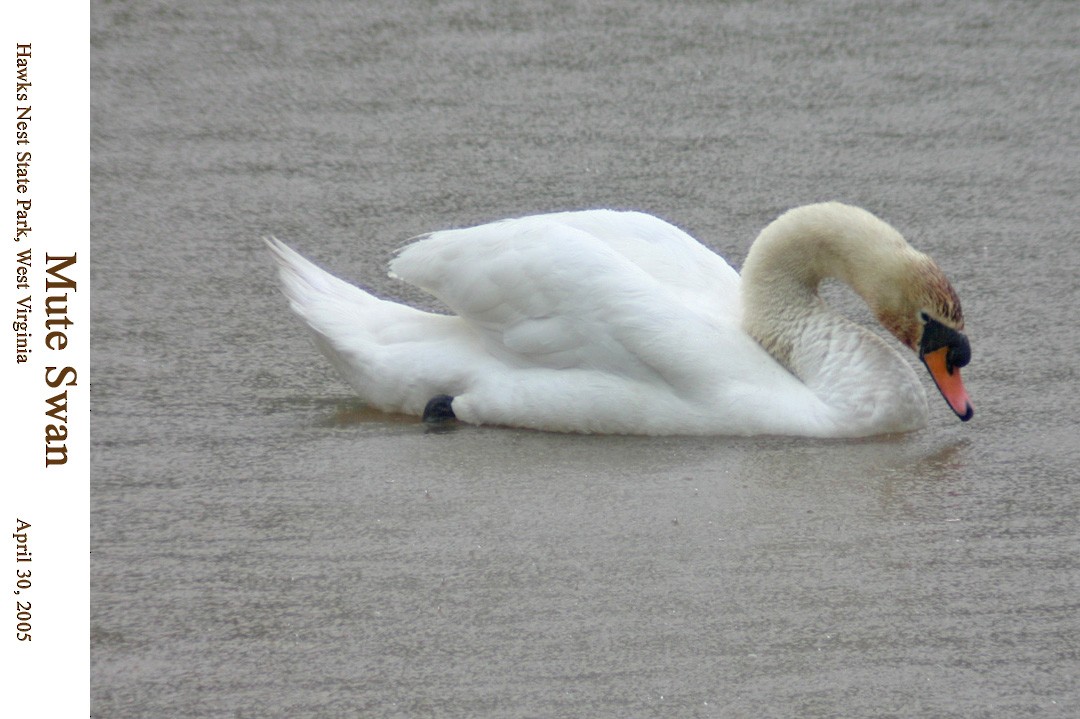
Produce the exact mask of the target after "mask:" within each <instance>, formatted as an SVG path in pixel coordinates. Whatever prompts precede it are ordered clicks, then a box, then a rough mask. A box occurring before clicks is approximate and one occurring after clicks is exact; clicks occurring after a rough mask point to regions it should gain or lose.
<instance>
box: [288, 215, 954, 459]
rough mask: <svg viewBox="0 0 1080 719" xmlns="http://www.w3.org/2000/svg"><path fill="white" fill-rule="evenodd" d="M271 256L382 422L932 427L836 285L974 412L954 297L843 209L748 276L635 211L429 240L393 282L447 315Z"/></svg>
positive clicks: (556, 218) (851, 433)
mask: <svg viewBox="0 0 1080 719" xmlns="http://www.w3.org/2000/svg"><path fill="white" fill-rule="evenodd" d="M267 242H268V244H269V245H270V248H271V250H272V251H273V253H274V255H275V257H276V258H277V261H278V265H279V269H280V275H281V281H282V284H283V286H284V290H285V294H286V296H287V297H288V299H289V303H290V305H291V307H292V309H293V311H295V312H296V314H297V315H299V316H300V318H301V319H302V320H303V321H304V322H305V324H306V325H307V326H308V327H309V328H310V329H311V331H312V332H313V334H314V336H315V340H316V343H317V344H318V346H319V348H320V349H321V350H322V351H323V353H325V354H326V356H327V357H329V358H330V360H331V361H332V362H333V363H334V365H335V366H336V367H337V368H338V370H340V372H341V374H342V375H343V376H344V378H345V379H346V380H347V381H348V382H349V384H350V385H352V387H353V388H354V389H355V390H356V391H357V393H359V395H360V397H361V398H363V399H364V400H366V401H367V402H368V403H370V404H371V405H373V406H375V407H377V408H379V409H382V410H386V411H396V412H405V413H408V414H417V415H419V414H422V413H423V414H424V415H425V419H439V418H449V417H456V418H457V419H459V420H461V421H464V422H469V423H474V424H496V425H510V426H517V427H531V428H535V429H542V430H553V431H566V432H601V433H631V434H738V435H750V434H787V435H805V436H816V437H856V436H865V435H872V434H880V433H888V432H903V431H909V430H914V429H917V428H919V427H922V426H924V425H925V424H926V421H927V405H926V395H925V393H924V391H923V388H922V386H921V384H920V382H919V380H918V377H917V376H916V375H915V373H914V371H913V369H912V367H911V366H910V365H909V364H908V363H907V362H906V361H905V360H904V359H903V357H901V356H900V354H899V353H898V352H897V351H896V350H895V349H894V348H893V347H892V346H890V345H889V344H888V343H887V342H885V341H884V340H882V339H881V338H880V337H878V336H877V335H875V334H874V333H872V332H870V331H868V330H867V329H865V328H863V327H860V326H858V325H856V324H854V323H853V322H851V321H849V320H847V319H845V318H843V317H842V316H840V315H838V314H837V313H835V312H833V311H832V310H830V309H829V307H828V306H827V305H826V304H825V303H824V302H823V301H822V300H821V299H820V297H819V296H818V293H817V289H818V285H819V284H820V282H821V280H822V279H824V278H827V277H835V278H838V279H839V280H841V281H843V282H846V283H847V284H848V285H850V286H851V287H852V288H854V290H855V291H856V292H857V293H858V294H859V295H861V296H862V297H863V298H864V299H865V300H866V302H867V303H868V304H869V305H870V308H871V309H872V310H873V312H874V313H875V315H876V316H877V317H878V319H879V320H880V321H881V323H882V324H883V325H884V326H885V327H886V328H887V329H888V330H889V331H890V332H891V333H892V334H893V335H895V336H896V337H897V338H898V339H899V340H900V341H901V342H902V343H903V344H905V345H907V346H908V347H910V348H911V349H912V350H914V351H915V352H917V353H918V355H919V357H920V359H922V360H923V362H924V364H925V365H926V366H927V368H928V369H929V370H930V373H931V375H932V376H933V378H934V381H935V382H936V383H937V386H938V388H939V389H940V390H941V393H942V394H943V395H944V397H945V399H946V400H947V401H948V403H949V405H950V406H951V407H952V409H953V410H954V411H955V412H956V414H957V415H958V416H959V417H960V418H961V419H963V420H967V419H969V418H970V417H971V415H972V412H973V410H972V408H971V404H970V402H969V400H968V396H967V392H966V391H965V389H964V386H963V384H962V382H961V380H960V372H959V368H960V367H962V366H964V365H965V364H967V361H968V359H969V357H970V350H969V347H968V342H967V339H966V338H965V337H964V335H963V334H961V332H960V331H961V330H962V329H963V325H964V320H963V316H962V314H961V311H960V302H959V300H958V299H957V296H956V293H955V292H954V291H953V289H952V287H951V286H950V285H949V282H948V280H946V278H945V276H944V274H943V273H942V272H941V270H940V269H938V267H937V265H936V264H934V262H933V261H932V260H931V259H930V258H929V257H927V256H926V255H924V254H922V253H920V252H917V251H916V250H914V249H912V248H911V247H910V246H909V245H908V244H907V242H906V241H905V240H904V239H903V237H901V236H900V234H899V233H898V232H897V231H896V230H894V229H893V228H892V227H890V226H889V225H887V224H886V223H885V222H883V221H882V220H880V219H878V218H877V217H875V216H874V215H872V214H870V213H869V212H866V211H865V210H861V209H859V208H856V207H851V206H848V205H843V204H840V203H835V202H833V203H824V204H818V205H808V206H804V207H799V208H796V209H794V210H791V211H789V212H787V213H785V214H783V215H782V216H781V217H779V218H778V219H776V220H775V221H774V222H772V223H771V224H770V225H769V226H768V227H766V228H765V229H764V230H763V231H762V232H761V234H760V235H759V236H758V238H757V240H756V241H755V242H754V244H753V246H752V247H751V249H750V253H749V256H748V257H747V259H746V263H745V266H744V267H743V271H742V277H741V278H740V276H739V275H738V274H737V273H736V272H735V271H734V270H733V269H731V267H729V266H728V265H727V263H725V262H724V261H723V260H722V259H721V258H720V257H719V256H717V255H716V254H714V253H713V252H711V251H709V250H708V249H706V248H705V247H704V246H702V245H701V244H700V243H698V242H697V241H695V240H694V239H693V238H692V237H690V236H689V235H687V234H686V233H684V232H683V231H681V230H679V229H677V228H676V227H673V226H672V225H669V224H668V223H666V222H664V221H662V220H660V219H657V218H655V217H652V216H650V215H645V214H641V213H637V212H614V211H610V210H590V211H583V212H566V213H559V214H549V215H537V216H532V217H523V218H520V219H514V220H504V221H502V222H494V223H491V224H487V225H482V226H479V227H472V228H468V229H459V230H446V231H441V232H434V233H432V234H430V235H426V236H424V237H422V238H420V239H419V240H418V241H417V242H414V243H413V244H410V245H408V246H407V247H406V248H405V249H404V250H402V251H401V252H400V254H399V255H398V256H397V257H396V258H395V259H394V260H393V261H392V263H391V276H394V277H398V278H401V279H403V280H405V281H407V282H410V283H412V284H414V285H416V286H418V287H421V288H423V289H425V290H427V291H429V292H430V293H431V294H433V295H435V296H436V297H438V298H439V299H440V300H442V301H443V302H445V303H446V304H447V305H448V306H449V307H450V309H451V310H453V311H454V312H456V313H457V314H456V315H440V314H432V313H429V312H422V311H420V310H417V309H414V308H412V307H407V306H405V305H401V304H397V303H395V302H390V301H386V300H381V299H377V298H376V297H373V296H372V295H370V294H368V293H367V292H365V291H363V290H361V289H359V288H357V287H355V286H353V285H351V284H348V283H346V282H344V281H342V280H340V279H338V278H336V277H334V276H332V275H330V274H328V273H326V272H324V271H323V270H321V269H319V268H318V267H316V266H315V265H313V264H311V263H310V262H308V261H307V260H305V259H304V258H303V257H301V256H300V255H299V254H297V253H296V252H294V251H293V250H291V249H290V248H288V247H287V246H286V245H284V244H282V243H281V242H279V241H277V240H273V239H271V240H268V241H267Z"/></svg>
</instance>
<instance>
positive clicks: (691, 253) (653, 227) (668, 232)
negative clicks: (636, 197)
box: [526, 210, 740, 317]
mask: <svg viewBox="0 0 1080 719" xmlns="http://www.w3.org/2000/svg"><path fill="white" fill-rule="evenodd" d="M531 219H538V220H539V219H542V220H546V221H551V222H556V223H559V224H562V225H565V226H567V227H572V228H574V229H578V230H581V231H583V232H586V233H588V234H589V235H590V236H592V237H593V238H595V239H596V240H598V241H600V242H602V243H604V244H605V245H607V246H608V247H610V248H611V249H612V250H614V251H616V252H618V253H619V254H620V255H622V256H623V257H625V258H626V259H627V260H629V261H630V262H632V263H634V264H635V265H637V266H638V267H640V268H641V269H642V270H644V271H645V272H646V273H647V274H649V276H651V277H652V278H653V279H655V280H656V281H657V282H659V283H660V284H661V285H663V286H664V287H666V288H668V289H669V290H670V291H672V292H673V293H675V294H676V295H677V296H678V297H679V298H680V299H682V300H683V301H684V302H686V303H688V304H694V305H695V306H697V308H698V309H699V310H700V311H702V312H706V313H709V314H718V315H720V316H722V317H730V316H733V315H739V314H740V312H739V306H740V305H739V302H740V300H739V297H740V294H739V274H738V273H737V272H736V271H735V270H734V269H732V268H731V266H730V265H728V263H727V262H725V261H724V259H723V258H722V257H720V256H719V255H717V254H716V253H715V252H713V251H712V250H710V249H708V248H707V247H705V246H704V245H702V244H701V243H700V242H698V241H697V240H695V239H694V238H693V237H691V236H690V235H688V234H687V233H686V232H683V231H682V230H680V229H679V228H678V227H675V226H674V225H672V224H670V223H668V222H665V221H664V220H661V219H660V218H658V217H654V216H652V215H647V214H645V213H643V212H616V211H614V210H588V211H584V212H564V213H558V214H553V215H546V216H541V217H539V218H526V220H531Z"/></svg>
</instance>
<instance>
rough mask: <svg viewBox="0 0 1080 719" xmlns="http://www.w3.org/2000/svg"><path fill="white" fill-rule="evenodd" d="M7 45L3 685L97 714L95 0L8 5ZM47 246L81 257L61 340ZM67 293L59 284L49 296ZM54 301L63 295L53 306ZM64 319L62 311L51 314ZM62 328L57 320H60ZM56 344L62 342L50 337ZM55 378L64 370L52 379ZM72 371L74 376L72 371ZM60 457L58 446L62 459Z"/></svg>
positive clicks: (57, 707) (36, 712) (4, 18)
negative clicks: (20, 281) (23, 155)
mask: <svg viewBox="0 0 1080 719" xmlns="http://www.w3.org/2000/svg"><path fill="white" fill-rule="evenodd" d="M0 27H2V32H3V35H4V39H5V42H4V43H3V45H2V46H0V47H2V48H3V50H4V53H5V55H6V58H7V59H6V61H4V62H3V63H0V67H3V68H5V70H4V74H5V75H6V76H7V79H6V80H5V81H3V82H0V87H3V88H4V91H3V92H2V93H0V94H2V96H3V97H4V98H5V101H4V103H3V105H2V107H3V115H4V118H5V119H4V121H3V122H0V146H2V147H3V149H4V152H3V153H0V156H2V157H3V158H4V163H3V167H4V171H3V173H2V174H3V175H5V176H6V177H7V181H6V182H4V183H3V188H4V189H3V191H2V193H3V194H4V195H5V196H6V197H7V198H8V199H7V200H6V201H5V203H4V204H5V205H6V206H7V210H6V211H5V212H3V213H0V217H3V218H5V219H4V224H5V225H6V227H5V230H4V233H3V235H0V237H3V242H4V244H5V245H6V247H5V251H4V252H3V253H2V254H0V259H2V262H3V264H4V265H5V267H6V270H5V271H4V272H3V273H0V276H3V277H5V281H4V282H3V283H2V286H3V287H4V290H3V293H2V294H3V297H4V299H5V301H6V302H7V304H8V307H9V309H8V312H7V313H6V315H7V316H6V319H5V322H4V326H5V327H6V329H5V330H4V334H5V335H7V339H6V340H5V341H4V343H3V344H4V346H5V347H6V351H5V352H4V353H3V354H4V355H5V358H4V361H3V368H4V369H3V372H2V376H3V412H4V420H5V421H4V430H3V448H2V452H3V465H4V469H3V471H2V472H0V474H2V475H3V477H4V479H3V492H2V496H3V509H4V511H3V513H2V515H0V518H2V520H3V522H4V526H11V527H12V529H11V530H8V531H5V532H4V533H3V534H4V536H5V539H4V543H5V545H6V546H5V549H4V551H3V552H2V556H3V557H4V558H5V559H4V561H2V562H0V568H2V571H0V577H2V579H0V595H4V596H6V597H7V599H6V600H5V601H4V602H3V603H2V604H0V618H2V621H3V624H4V632H3V634H4V641H3V647H4V649H3V653H4V657H5V659H6V661H5V679H6V681H5V682H4V684H5V687H7V690H6V691H5V695H6V696H5V697H4V698H3V700H2V704H3V706H4V712H3V713H4V715H5V716H12V717H22V716H26V717H39V716H41V717H43V716H72V717H73V716H87V715H89V713H90V651H89V642H90V571H89V570H90V542H89V512H90V455H89V452H90V444H89V438H90V406H89V401H90V365H89V357H90V332H89V330H90V284H89V280H90V253H89V250H90V240H89V228H90V195H89V188H90V182H89V168H90V160H89V158H90V150H89V137H90V119H89V118H90V112H89V108H90V88H89V67H90V43H89V40H90V6H89V3H81V2H61V3H43V2H36V3H35V2H30V1H29V0H23V1H21V2H20V1H19V0H16V1H15V2H8V3H4V4H3V8H2V9H0ZM20 43H21V44H25V43H29V44H30V46H31V54H30V58H29V66H28V67H27V70H28V79H29V80H30V82H31V87H30V88H29V90H30V97H29V104H30V107H31V108H32V111H31V113H30V117H31V122H30V126H29V145H28V146H25V145H24V146H19V145H18V144H17V136H16V132H17V128H16V121H17V118H16V115H17V114H18V107H19V106H20V105H23V104H24V103H21V102H19V100H18V99H17V96H16V91H17V88H16V85H17V69H18V68H17V58H16V55H17V48H16V46H17V45H18V44H20ZM25 150H29V152H30V153H31V160H30V165H29V192H28V193H26V194H23V195H19V194H17V193H16V184H17V182H16V174H17V167H16V164H17V161H16V153H17V152H19V151H25ZM26 196H29V197H30V198H31V201H32V205H31V216H30V225H31V227H32V228H33V229H32V231H31V235H30V238H29V246H30V247H31V249H32V262H31V269H30V275H29V277H30V280H29V283H30V288H29V290H27V289H19V288H17V282H16V273H15V269H16V264H17V257H16V253H17V252H18V250H20V249H23V248H24V247H26V245H27V243H26V242H25V241H21V242H20V243H16V242H15V241H14V237H15V234H16V233H15V230H16V227H15V223H16V217H15V212H14V210H15V207H14V204H15V203H14V200H15V199H16V198H19V197H26ZM46 254H51V255H54V256H70V255H72V254H74V255H75V256H76V257H77V261H76V263H75V264H74V265H72V266H70V268H69V269H68V270H66V271H65V272H64V275H65V276H66V277H68V278H69V279H71V280H74V281H75V283H76V289H75V290H74V291H71V292H68V293H67V294H68V297H67V302H66V310H67V312H66V314H67V317H68V319H69V320H70V321H71V325H70V327H68V328H67V329H66V331H65V334H66V336H67V340H68V344H67V347H65V348H64V349H63V350H56V349H50V348H49V347H48V346H46V344H45V337H46V333H47V332H46V328H45V320H46V318H47V317H46V304H45V298H46V295H47V294H49V293H47V292H46V289H45V277H46V275H45V265H46ZM58 292H59V291H58V290H54V291H53V292H52V294H57V293H58ZM27 294H30V296H31V298H32V310H31V312H30V317H29V319H30V327H29V331H30V333H31V337H30V338H29V346H30V348H31V353H30V355H29V361H28V362H26V363H24V364H18V363H17V362H16V360H15V357H14V355H15V342H16V339H17V338H16V330H15V329H13V328H12V327H11V322H12V319H13V317H14V316H15V311H14V309H15V303H16V302H17V301H18V300H19V299H21V298H22V297H25V296H26V295H27ZM54 307H56V305H54ZM54 316H55V315H54ZM54 327H55V326H54ZM54 344H55V342H54ZM49 366H53V367H56V368H57V370H56V372H57V373H59V372H60V371H61V370H62V369H63V368H65V367H71V368H73V369H74V370H75V371H76V372H77V377H76V378H74V380H75V382H74V384H73V385H65V386H61V387H60V388H56V389H53V388H50V387H49V386H48V384H47V383H46V381H45V372H46V367H49ZM56 376H57V374H54V375H53V377H54V378H55V377H56ZM66 378H68V379H71V378H72V376H71V375H70V374H69V375H67V376H66ZM62 390H66V391H67V424H66V428H67V431H68V433H69V436H68V438H67V440H66V447H67V457H68V461H67V463H66V464H63V465H54V466H51V467H46V466H45V462H44V456H45V452H44V447H45V439H44V438H45V427H46V425H47V424H50V423H52V422H53V420H51V419H50V418H48V417H46V416H45V409H47V405H46V402H45V400H46V399H47V398H48V397H50V396H55V395H56V394H57V393H58V392H60V391H62ZM54 456H55V455H54ZM17 518H18V519H22V520H24V521H26V522H29V523H30V525H31V526H30V528H29V529H27V530H26V535H27V544H26V547H25V549H26V551H29V552H30V561H29V562H26V561H25V560H24V561H22V562H17V559H18V554H17V553H18V551H19V547H18V544H19V542H18V541H17V539H16V538H14V537H12V536H11V535H12V534H14V532H15V530H14V527H15V524H16V519H17ZM27 568H29V569H30V571H31V576H30V579H31V582H32V584H31V586H30V587H29V588H26V589H25V590H23V591H20V594H19V596H16V595H15V592H16V591H18V590H17V588H16V571H17V570H20V569H23V570H25V569H27ZM20 600H25V601H28V602H30V604H31V609H30V614H31V621H30V625H31V627H32V629H31V632H30V635H31V640H30V641H25V640H22V641H20V640H19V639H18V638H17V635H18V631H17V625H18V618H17V615H16V612H17V606H16V601H20Z"/></svg>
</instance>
